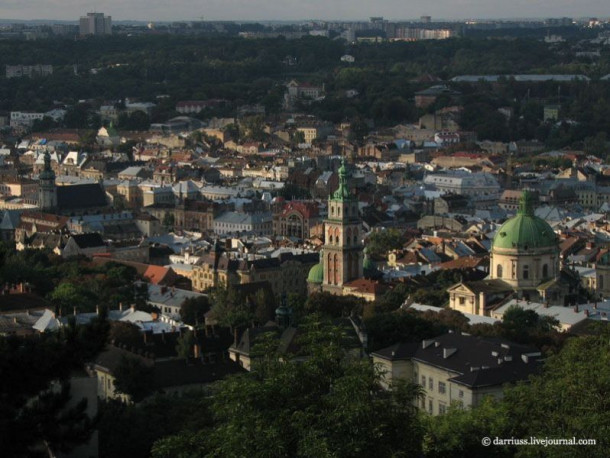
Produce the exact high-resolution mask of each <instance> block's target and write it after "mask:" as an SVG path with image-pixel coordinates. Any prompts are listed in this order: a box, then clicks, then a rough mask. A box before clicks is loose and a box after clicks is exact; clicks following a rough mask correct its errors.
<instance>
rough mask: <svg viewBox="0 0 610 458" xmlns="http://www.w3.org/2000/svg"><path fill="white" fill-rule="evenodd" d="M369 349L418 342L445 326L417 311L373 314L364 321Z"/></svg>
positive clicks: (373, 349)
mask: <svg viewBox="0 0 610 458" xmlns="http://www.w3.org/2000/svg"><path fill="white" fill-rule="evenodd" d="M364 324H365V326H366V329H367V334H368V345H369V348H368V349H369V351H376V350H381V349H382V348H385V347H388V346H390V345H392V344H395V343H396V342H419V341H421V340H423V339H429V338H431V337H434V336H438V335H440V334H442V333H444V332H446V331H447V329H448V328H447V327H446V326H444V325H443V324H441V323H438V322H432V321H428V320H426V319H424V318H423V317H422V316H420V315H419V314H417V313H412V312H403V311H398V312H393V313H382V314H379V315H375V316H373V317H372V318H370V319H368V320H366V321H365V323H364Z"/></svg>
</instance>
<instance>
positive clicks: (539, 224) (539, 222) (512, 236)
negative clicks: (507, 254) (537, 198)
mask: <svg viewBox="0 0 610 458" xmlns="http://www.w3.org/2000/svg"><path fill="white" fill-rule="evenodd" d="M555 246H557V237H556V235H555V232H553V229H552V228H551V226H549V224H548V223H547V222H546V221H544V220H543V219H542V218H538V217H537V216H535V215H534V208H533V198H532V195H531V194H530V193H529V192H528V191H524V192H523V194H522V196H521V200H520V202H519V211H518V212H517V215H516V216H515V217H513V218H511V219H509V220H508V221H506V222H505V223H504V224H503V225H502V227H500V229H499V230H498V232H497V233H496V236H495V237H494V242H493V248H500V249H502V248H519V249H522V250H526V249H532V248H547V247H555Z"/></svg>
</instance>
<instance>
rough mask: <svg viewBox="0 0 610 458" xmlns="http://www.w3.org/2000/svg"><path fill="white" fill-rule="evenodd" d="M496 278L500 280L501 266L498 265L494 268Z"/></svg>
mask: <svg viewBox="0 0 610 458" xmlns="http://www.w3.org/2000/svg"><path fill="white" fill-rule="evenodd" d="M496 277H497V278H502V264H498V265H497V267H496Z"/></svg>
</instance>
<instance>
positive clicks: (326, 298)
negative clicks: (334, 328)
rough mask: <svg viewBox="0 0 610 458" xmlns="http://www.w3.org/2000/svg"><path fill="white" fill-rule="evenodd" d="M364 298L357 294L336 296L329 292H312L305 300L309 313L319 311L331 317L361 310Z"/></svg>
mask: <svg viewBox="0 0 610 458" xmlns="http://www.w3.org/2000/svg"><path fill="white" fill-rule="evenodd" d="M363 304H364V300H363V299H360V298H357V297H356V296H336V295H334V294H331V293H328V292H321V293H313V294H310V295H309V297H308V298H307V301H306V302H305V310H306V311H307V312H308V313H310V314H311V313H319V314H322V315H324V316H327V317H331V318H339V317H342V316H349V315H351V314H352V312H360V310H361V309H362V307H363Z"/></svg>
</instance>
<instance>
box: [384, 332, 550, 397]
mask: <svg viewBox="0 0 610 458" xmlns="http://www.w3.org/2000/svg"><path fill="white" fill-rule="evenodd" d="M372 355H373V356H377V357H379V358H381V359H386V360H390V361H395V360H408V359H411V360H413V361H418V362H421V363H423V364H426V365H429V366H434V367H437V368H441V369H442V370H446V371H449V372H453V373H455V374H456V376H455V377H453V378H451V379H450V380H451V381H453V382H455V383H458V384H461V385H465V386H469V387H472V388H480V387H484V386H496V385H501V384H503V383H509V382H515V381H517V380H525V379H527V378H528V376H529V375H531V374H535V373H537V372H539V371H540V369H541V367H542V362H541V360H540V352H539V351H538V350H537V349H536V348H534V347H530V346H526V345H519V344H516V343H513V342H510V341H508V340H506V339H501V338H485V337H479V336H470V335H468V334H461V333H448V334H443V335H441V336H438V337H435V338H433V339H428V340H424V341H422V342H421V343H418V344H413V343H400V344H396V345H393V346H391V347H387V348H384V349H382V350H379V351H377V352H374V353H372Z"/></svg>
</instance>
